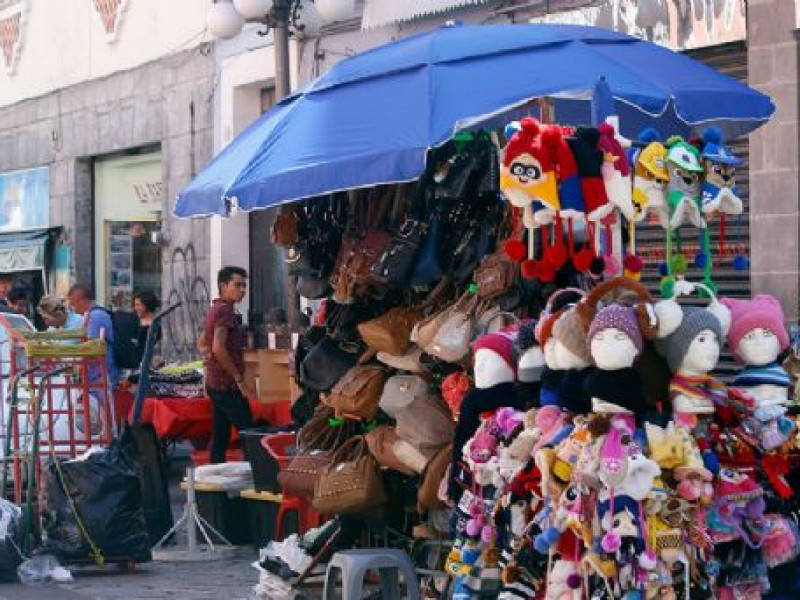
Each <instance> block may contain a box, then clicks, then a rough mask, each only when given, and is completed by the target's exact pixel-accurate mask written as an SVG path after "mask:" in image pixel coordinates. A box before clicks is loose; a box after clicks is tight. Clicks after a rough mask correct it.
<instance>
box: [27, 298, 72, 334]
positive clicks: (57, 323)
mask: <svg viewBox="0 0 800 600" xmlns="http://www.w3.org/2000/svg"><path fill="white" fill-rule="evenodd" d="M37 311H38V312H39V314H40V315H41V317H42V320H43V321H44V323H45V325H47V328H48V329H64V330H73V329H81V328H82V327H83V317H81V316H80V315H77V314H75V313H74V312H72V311H71V310H69V309H68V308H67V307H66V306H65V305H64V303H63V302H62V301H61V298H59V297H58V296H56V295H55V294H49V295H47V296H42V299H41V300H39V305H38V306H37Z"/></svg>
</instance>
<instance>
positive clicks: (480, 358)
mask: <svg viewBox="0 0 800 600" xmlns="http://www.w3.org/2000/svg"><path fill="white" fill-rule="evenodd" d="M473 348H474V351H475V364H474V371H475V387H477V388H478V389H489V388H492V387H494V386H496V385H500V384H503V383H512V382H514V381H516V379H517V365H518V358H517V350H516V348H515V346H514V340H513V338H512V336H511V335H510V334H507V333H503V332H495V333H489V334H486V335H484V336H482V337H480V338H478V341H476V342H475V344H474V346H473Z"/></svg>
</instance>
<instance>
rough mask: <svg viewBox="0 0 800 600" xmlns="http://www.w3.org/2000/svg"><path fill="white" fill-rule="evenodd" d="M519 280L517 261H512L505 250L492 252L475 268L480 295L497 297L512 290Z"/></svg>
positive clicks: (482, 297) (483, 297) (480, 296)
mask: <svg viewBox="0 0 800 600" xmlns="http://www.w3.org/2000/svg"><path fill="white" fill-rule="evenodd" d="M518 280H519V272H518V270H517V263H515V262H511V261H510V260H508V258H507V257H506V256H505V254H504V253H503V252H496V253H494V254H490V255H489V256H487V257H486V258H484V259H483V261H481V264H480V266H479V267H478V268H477V269H476V270H475V284H476V285H477V288H478V297H479V298H481V299H485V298H496V297H499V296H502V295H503V294H506V293H508V292H509V291H511V290H512V289H513V288H514V287H515V286H516V285H517V281H518Z"/></svg>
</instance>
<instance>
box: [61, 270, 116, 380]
mask: <svg viewBox="0 0 800 600" xmlns="http://www.w3.org/2000/svg"><path fill="white" fill-rule="evenodd" d="M67 300H68V301H69V306H70V308H72V310H74V311H75V312H76V313H78V314H80V315H83V326H84V327H85V328H86V335H87V336H88V337H90V338H92V339H100V338H102V339H104V340H105V341H106V367H107V369H108V379H109V382H110V384H111V389H112V390H113V389H114V388H115V387H116V385H117V383H118V382H119V375H120V372H119V369H118V368H117V364H116V361H115V360H114V323H113V322H112V320H111V314H110V313H109V312H108V311H107V310H106V309H105V308H103V307H102V306H100V305H98V304H97V303H96V302H95V299H94V293H93V292H92V288H90V287H89V286H86V285H80V284H76V285H73V286H72V287H71V288H70V290H69V293H68V294H67ZM90 377H91V376H90Z"/></svg>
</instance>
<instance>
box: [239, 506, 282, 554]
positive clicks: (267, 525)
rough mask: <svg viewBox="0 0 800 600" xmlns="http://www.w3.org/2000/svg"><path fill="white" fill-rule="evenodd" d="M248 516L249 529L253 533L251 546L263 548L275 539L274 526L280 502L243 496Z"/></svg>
mask: <svg viewBox="0 0 800 600" xmlns="http://www.w3.org/2000/svg"><path fill="white" fill-rule="evenodd" d="M245 502H247V512H248V514H249V517H250V531H251V532H252V534H253V547H254V548H256V549H259V548H263V547H264V546H266V545H267V544H268V543H269V542H270V541H272V540H274V539H275V526H276V523H277V520H278V509H279V508H280V504H278V503H277V502H273V501H271V500H263V499H260V498H245Z"/></svg>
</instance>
